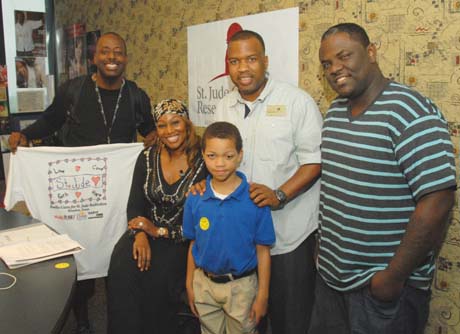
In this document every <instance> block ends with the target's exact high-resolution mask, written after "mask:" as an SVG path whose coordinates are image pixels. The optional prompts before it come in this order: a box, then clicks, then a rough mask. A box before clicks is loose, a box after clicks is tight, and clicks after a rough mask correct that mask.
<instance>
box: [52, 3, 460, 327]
mask: <svg viewBox="0 0 460 334" xmlns="http://www.w3.org/2000/svg"><path fill="white" fill-rule="evenodd" d="M288 7H299V10H300V27H299V29H300V50H299V53H300V55H299V59H300V64H299V69H300V80H299V82H300V86H301V87H302V88H303V89H305V90H307V91H308V92H309V93H310V94H311V95H312V96H313V98H314V99H315V100H316V101H317V102H318V105H319V106H320V108H321V110H322V111H323V112H325V111H326V109H327V106H328V104H329V102H330V101H331V99H332V98H333V96H334V93H333V92H332V91H331V90H330V89H329V88H328V86H327V83H326V82H325V80H324V78H323V76H322V73H321V70H320V66H319V63H318V54H317V52H318V47H319V39H320V36H321V34H322V33H323V31H324V30H325V29H327V28H328V27H329V26H330V25H332V24H335V23H338V22H345V21H353V22H357V23H359V24H361V25H363V26H364V27H365V28H366V29H367V31H368V33H369V35H370V37H371V40H372V41H373V42H375V43H376V44H377V46H378V52H379V62H380V65H381V67H382V69H383V71H384V73H385V74H386V76H388V77H390V78H392V79H394V80H396V81H400V82H403V83H405V84H407V85H410V86H412V87H414V88H415V89H417V90H419V91H421V92H423V93H424V94H426V95H427V96H429V97H431V98H432V99H433V100H434V101H435V102H436V103H437V104H438V105H439V106H440V107H441V109H442V110H443V112H444V114H445V116H446V118H447V119H448V121H449V124H450V129H451V134H452V140H453V142H454V144H455V148H456V151H457V152H458V149H459V137H460V112H459V110H458V109H459V107H460V1H457V0H348V1H346V0H308V1H293V0H258V1H257V0H256V1H241V0H182V1H179V0H155V1H154V0H129V1H128V0H126V1H119V0H79V1H74V0H55V10H56V20H57V26H58V27H60V26H64V25H68V24H71V23H85V24H86V28H87V30H95V29H100V30H101V31H102V32H107V31H117V32H119V33H120V34H121V35H122V36H125V37H126V42H127V45H128V54H129V66H128V71H127V76H128V78H130V79H133V80H135V81H136V82H137V83H138V84H139V85H140V86H141V87H143V88H144V89H145V90H146V91H147V92H148V94H149V95H150V97H151V99H152V102H157V101H159V100H160V99H162V98H167V97H177V98H180V99H183V100H185V101H187V98H188V90H187V26H189V25H195V24H201V23H205V22H211V21H215V20H221V19H227V18H231V17H238V16H243V15H250V14H256V13H260V12H265V11H273V10H277V9H283V8H288ZM457 166H458V159H457ZM451 333H458V334H460V212H459V209H458V206H456V208H455V209H454V214H453V219H452V222H451V225H450V229H449V232H448V233H447V238H446V241H445V243H444V246H443V249H442V251H441V253H440V257H439V260H438V263H437V266H436V273H435V281H434V283H433V299H432V302H431V314H430V319H429V324H428V327H427V330H426V334H451Z"/></svg>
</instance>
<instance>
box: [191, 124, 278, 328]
mask: <svg viewBox="0 0 460 334" xmlns="http://www.w3.org/2000/svg"><path fill="white" fill-rule="evenodd" d="M202 151H203V157H204V161H205V163H206V167H207V168H208V171H209V173H210V174H211V175H209V176H208V178H207V180H206V191H205V192H204V194H203V195H202V196H200V195H198V194H197V195H192V194H190V195H189V197H188V198H187V200H186V202H185V209H184V222H183V233H184V236H185V237H186V238H188V239H190V240H191V243H190V248H189V255H188V263H187V281H186V286H187V294H188V298H189V303H190V307H191V309H192V311H193V312H194V313H195V315H196V316H197V317H199V319H200V323H201V330H202V333H204V334H211V333H212V334H224V333H226V334H236V333H255V332H256V325H257V323H258V322H259V320H260V319H261V317H263V316H264V315H265V313H266V311H267V301H268V287H269V281H270V246H271V245H272V244H273V243H274V242H275V232H274V229H273V222H272V218H271V212H270V208H269V207H263V208H259V207H257V206H256V205H255V204H254V203H253V202H252V200H251V199H250V198H249V184H248V182H247V180H246V177H245V176H244V174H242V173H241V172H238V171H237V168H238V166H239V164H240V162H241V160H242V158H243V151H242V140H241V135H240V133H239V131H238V129H237V128H236V127H235V126H234V125H232V124H230V123H227V122H216V123H213V124H211V125H210V126H209V127H208V128H207V129H206V130H205V132H204V135H203V139H202Z"/></svg>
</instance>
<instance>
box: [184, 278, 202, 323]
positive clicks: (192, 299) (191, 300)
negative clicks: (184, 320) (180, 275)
mask: <svg viewBox="0 0 460 334" xmlns="http://www.w3.org/2000/svg"><path fill="white" fill-rule="evenodd" d="M187 298H188V305H189V306H190V310H191V311H192V313H193V314H194V315H195V317H197V318H199V317H200V315H199V314H198V311H197V310H196V307H195V293H194V292H193V288H192V287H191V286H189V285H188V284H187Z"/></svg>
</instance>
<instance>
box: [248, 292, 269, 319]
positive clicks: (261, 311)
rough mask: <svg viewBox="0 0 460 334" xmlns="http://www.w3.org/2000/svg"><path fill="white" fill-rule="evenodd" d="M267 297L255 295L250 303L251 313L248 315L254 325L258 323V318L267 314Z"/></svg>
mask: <svg viewBox="0 0 460 334" xmlns="http://www.w3.org/2000/svg"><path fill="white" fill-rule="evenodd" d="M267 307H268V299H267V298H259V296H257V297H256V300H254V303H253V304H252V308H251V313H250V314H249V317H250V318H251V320H252V321H254V322H255V324H256V325H258V324H259V322H260V319H262V318H263V317H264V316H265V315H266V314H267Z"/></svg>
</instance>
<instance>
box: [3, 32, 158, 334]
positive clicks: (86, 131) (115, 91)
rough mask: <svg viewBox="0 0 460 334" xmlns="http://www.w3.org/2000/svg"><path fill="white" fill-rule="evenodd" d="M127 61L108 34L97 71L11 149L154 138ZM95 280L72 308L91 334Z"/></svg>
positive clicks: (145, 101) (62, 94)
mask: <svg viewBox="0 0 460 334" xmlns="http://www.w3.org/2000/svg"><path fill="white" fill-rule="evenodd" d="M127 62H128V57H127V54H126V44H125V41H124V40H123V39H122V38H121V37H120V36H119V35H118V34H116V33H113V32H109V33H106V34H104V35H102V36H101V38H100V39H99V40H98V42H97V46H96V53H95V55H94V63H95V65H96V67H97V72H96V73H94V74H92V75H88V76H83V77H79V78H76V79H73V80H70V81H68V82H66V83H65V84H64V85H62V86H61V87H60V88H59V90H58V92H57V94H56V96H55V98H54V100H53V102H52V104H51V105H50V106H49V107H48V108H47V109H46V110H45V111H44V112H43V114H42V115H41V117H40V118H39V119H38V120H37V121H36V122H35V123H33V124H31V125H30V126H29V127H27V128H26V129H24V130H23V131H21V132H13V133H11V136H10V138H9V144H10V147H11V151H12V152H15V151H16V148H17V146H18V145H20V146H26V145H27V143H28V141H29V140H31V139H39V138H43V137H46V136H49V135H51V134H53V133H54V132H56V131H60V137H61V140H62V143H63V145H64V146H88V145H98V144H110V143H129V142H133V141H135V140H136V130H138V131H139V133H140V134H141V135H142V136H144V144H145V145H146V146H148V145H150V144H151V143H152V142H153V140H154V138H155V125H154V121H153V118H152V115H151V113H150V111H151V106H150V100H149V98H148V96H147V94H146V93H145V92H144V91H143V90H141V89H140V88H138V87H137V85H136V84H135V83H134V82H132V81H129V80H126V79H125V78H124V71H125V67H126V64H127ZM94 283H95V281H94V279H92V280H82V281H78V284H77V289H76V292H75V297H74V302H73V310H74V313H75V316H76V318H77V325H78V330H77V332H78V333H91V332H92V331H91V329H90V325H89V320H88V299H89V298H90V297H91V296H92V295H93V294H94Z"/></svg>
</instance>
